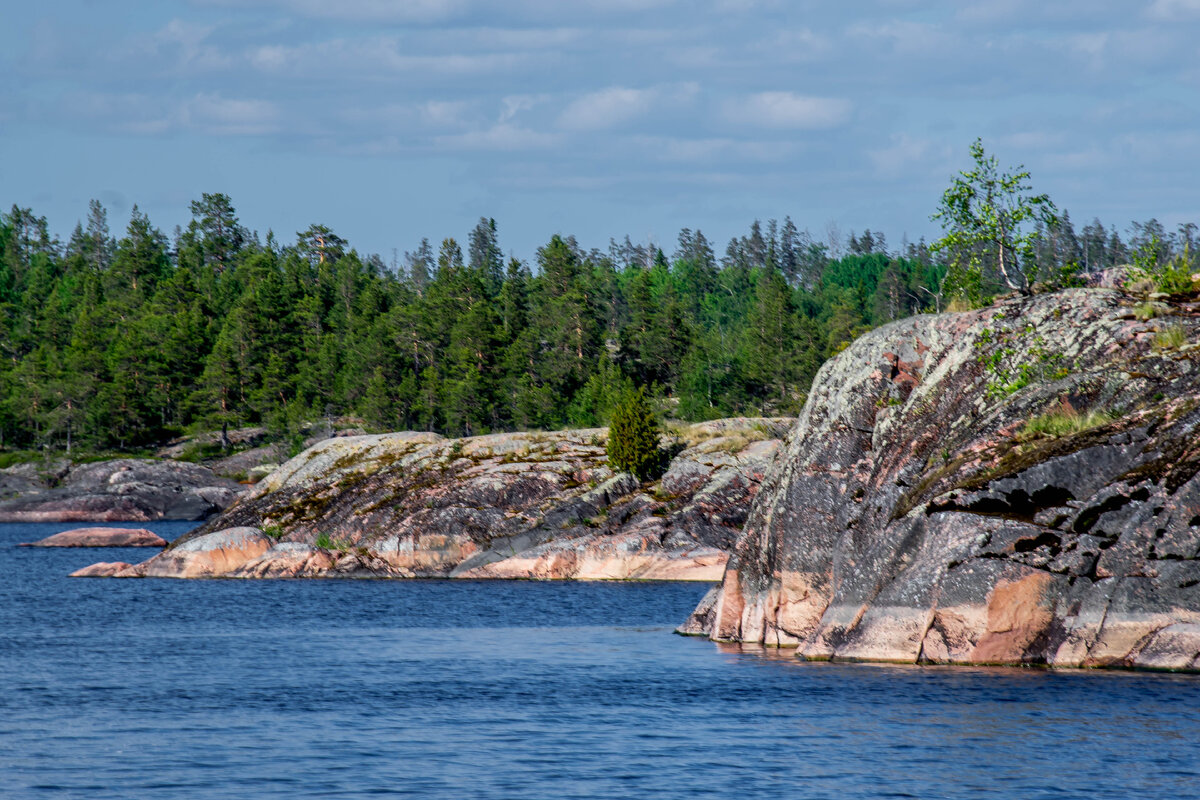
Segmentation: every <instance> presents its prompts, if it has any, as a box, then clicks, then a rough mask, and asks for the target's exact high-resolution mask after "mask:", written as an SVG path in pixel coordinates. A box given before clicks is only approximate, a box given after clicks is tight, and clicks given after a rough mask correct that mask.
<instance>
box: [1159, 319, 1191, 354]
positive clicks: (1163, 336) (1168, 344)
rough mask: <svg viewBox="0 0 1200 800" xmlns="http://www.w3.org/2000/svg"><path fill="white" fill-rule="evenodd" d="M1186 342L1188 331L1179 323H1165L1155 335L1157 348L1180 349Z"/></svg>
mask: <svg viewBox="0 0 1200 800" xmlns="http://www.w3.org/2000/svg"><path fill="white" fill-rule="evenodd" d="M1185 344H1187V331H1185V330H1184V329H1183V326H1182V325H1180V324H1178V323H1174V324H1171V325H1165V326H1163V327H1162V328H1159V331H1158V333H1156V334H1155V335H1154V349H1155V350H1178V349H1179V348H1181V347H1183V346H1184V345H1185Z"/></svg>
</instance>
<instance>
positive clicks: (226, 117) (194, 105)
mask: <svg viewBox="0 0 1200 800" xmlns="http://www.w3.org/2000/svg"><path fill="white" fill-rule="evenodd" d="M175 120H176V122H177V124H178V126H179V127H182V128H198V129H200V130H203V131H205V132H207V133H216V134H236V135H253V134H263V133H271V132H273V131H274V130H275V129H276V126H277V124H278V122H279V110H278V109H277V108H276V106H275V104H274V103H271V102H269V101H267V100H248V99H241V98H232V97H223V96H221V95H220V94H215V93H208V92H201V93H200V94H197V95H195V96H194V97H192V98H190V99H189V100H187V101H186V102H184V103H183V104H182V105H180V106H179V107H178V108H177V109H176V113H175Z"/></svg>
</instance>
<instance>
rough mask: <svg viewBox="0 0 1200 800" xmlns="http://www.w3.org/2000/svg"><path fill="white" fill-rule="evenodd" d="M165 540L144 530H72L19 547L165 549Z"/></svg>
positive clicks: (152, 532)
mask: <svg viewBox="0 0 1200 800" xmlns="http://www.w3.org/2000/svg"><path fill="white" fill-rule="evenodd" d="M166 546H167V540H166V539H164V538H162V537H161V536H159V535H158V534H157V533H155V532H154V531H148V530H146V529H145V528H74V529H72V530H69V531H63V532H62V533H56V534H54V535H53V536H47V537H46V538H45V539H39V540H38V541H36V542H27V543H23V544H22V545H21V547H166Z"/></svg>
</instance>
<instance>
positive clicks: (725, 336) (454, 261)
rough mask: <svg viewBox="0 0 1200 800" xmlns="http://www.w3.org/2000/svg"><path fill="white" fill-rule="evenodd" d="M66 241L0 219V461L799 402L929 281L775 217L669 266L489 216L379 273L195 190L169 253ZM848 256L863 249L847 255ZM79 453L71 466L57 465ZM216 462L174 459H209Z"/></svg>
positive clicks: (115, 242)
mask: <svg viewBox="0 0 1200 800" xmlns="http://www.w3.org/2000/svg"><path fill="white" fill-rule="evenodd" d="M89 211H90V213H89V214H88V217H87V223H86V226H85V225H80V226H79V227H78V228H77V230H76V232H75V233H74V234H73V235H72V237H71V239H70V241H69V242H68V243H67V244H65V245H63V244H62V243H60V242H59V241H57V240H55V239H54V238H52V237H51V236H50V234H49V231H48V227H47V223H46V220H45V219H43V218H40V217H37V216H36V215H34V214H33V212H32V211H31V210H29V209H21V208H13V209H12V211H11V212H9V213H7V214H2V213H0V449H22V450H32V451H35V452H38V453H41V452H42V451H43V449H49V450H65V449H68V448H73V450H74V451H76V452H77V451H81V450H82V451H104V450H114V449H115V450H121V451H126V452H128V451H136V450H139V449H147V448H151V447H153V446H154V445H156V444H158V443H160V442H162V441H164V440H165V439H168V438H173V437H175V436H178V435H179V434H180V432H181V431H184V430H190V431H204V430H208V431H212V430H220V429H223V428H236V427H242V426H246V425H261V426H264V427H266V428H267V429H268V430H269V431H270V433H271V435H272V436H273V437H274V438H275V439H276V440H277V441H281V442H287V443H290V444H291V448H290V452H291V454H293V455H294V454H295V453H297V452H299V451H300V449H301V446H302V442H303V438H304V434H303V431H304V430H305V428H304V423H314V422H317V421H319V420H326V421H328V420H330V419H331V418H334V417H340V416H352V417H355V418H357V419H359V420H361V422H358V423H356V424H359V425H362V426H363V427H364V428H366V429H369V430H374V431H383V430H397V429H400V430H403V429H427V430H435V431H438V432H440V433H444V434H447V435H450V436H462V435H472V434H479V433H485V432H489V431H496V430H513V429H530V428H547V429H548V428H558V427H562V426H564V425H601V424H603V423H604V422H605V421H606V420H607V419H608V418H609V417H610V416H611V415H612V414H613V412H614V409H615V407H616V402H617V398H618V397H620V396H621V394H622V393H624V392H625V391H626V389H627V388H628V387H630V386H631V385H632V384H634V383H637V384H639V385H643V386H645V387H646V388H647V392H648V393H649V394H650V395H652V396H654V397H656V398H661V399H662V400H663V401H664V403H667V404H670V407H671V408H673V409H674V413H675V414H676V415H677V416H679V417H681V418H683V419H690V420H699V419H711V418H715V417H722V416H731V415H738V414H758V413H790V412H794V411H795V410H796V409H798V408H799V405H800V403H801V401H802V399H803V398H804V396H805V393H806V392H807V390H808V387H809V384H810V383H811V381H812V378H813V375H814V374H815V372H816V370H817V368H818V367H819V366H820V364H821V362H822V361H823V360H824V359H825V358H827V357H828V356H829V355H830V354H831V353H833V352H835V351H836V349H837V348H838V347H840V346H841V345H842V344H843V343H844V342H846V341H849V340H850V339H852V338H853V337H854V336H857V335H858V334H859V333H861V332H863V331H865V330H868V329H870V328H871V327H873V326H875V325H877V324H880V323H883V322H887V321H890V320H892V319H897V318H899V317H902V316H906V315H909V314H912V313H918V312H921V311H924V310H927V309H928V308H929V307H930V303H934V302H935V301H936V297H935V290H936V289H937V286H938V283H939V281H940V279H941V268H940V267H939V266H938V265H936V264H934V263H933V262H932V261H931V260H930V259H929V258H928V253H927V251H926V250H925V249H924V245H923V244H922V245H921V246H919V247H916V246H914V247H910V248H909V249H908V250H907V251H906V253H905V255H904V257H898V256H896V255H894V254H889V253H887V252H885V251H884V248H883V246H882V244H883V243H882V237H877V236H875V235H871V236H868V235H867V234H866V233H864V235H863V236H862V238H861V239H858V238H856V239H855V242H856V249H855V251H854V253H853V254H852V255H848V256H845V257H843V258H838V259H833V258H830V257H829V255H828V252H827V251H826V250H825V248H824V246H823V245H819V244H816V243H814V242H813V241H812V240H811V238H809V237H808V236H807V234H806V233H804V232H801V231H799V230H798V229H797V228H796V226H795V225H794V224H792V223H791V221H790V220H787V221H785V224H784V225H783V226H782V228H780V227H779V226H777V225H775V224H774V223H771V222H768V223H767V224H766V225H765V226H763V225H760V224H758V223H755V225H753V226H751V231H750V234H749V235H748V236H746V237H742V238H741V239H738V240H734V242H732V243H731V244H730V247H729V249H728V250H727V252H726V257H725V258H724V259H723V260H722V261H718V259H717V258H716V257H715V256H714V254H713V252H712V248H711V246H710V245H709V244H708V242H707V240H706V239H705V238H704V236H703V234H701V233H700V232H699V231H695V232H692V231H690V230H685V231H683V232H681V234H680V240H679V250H678V252H677V253H676V255H675V256H674V258H671V257H668V255H667V254H666V253H664V252H663V251H662V250H660V249H658V248H645V247H641V246H639V245H633V244H632V243H630V242H628V240H627V241H626V242H625V244H624V245H617V244H616V243H615V242H614V243H613V247H612V248H610V250H609V251H608V252H607V253H604V252H601V251H598V250H591V251H586V250H584V249H583V248H581V247H580V246H579V245H578V243H576V242H575V240H574V239H573V238H572V237H569V236H554V237H551V239H550V241H549V242H548V243H547V244H546V245H545V246H544V247H542V248H540V249H539V251H538V253H537V260H536V264H534V265H532V266H531V265H529V264H526V263H524V262H522V261H520V260H518V259H515V258H514V259H511V260H510V261H509V262H508V264H507V266H506V267H505V266H504V265H503V263H502V260H501V259H500V253H502V252H503V248H502V247H501V245H500V242H499V238H498V230H497V226H496V223H495V221H494V220H491V219H487V218H485V219H481V220H480V222H479V224H478V225H476V227H475V229H474V230H473V231H472V232H471V233H470V234H469V236H468V238H467V242H468V247H467V248H466V249H467V256H466V257H464V254H463V250H464V248H463V247H460V246H459V244H458V243H457V242H456V241H455V240H454V239H449V238H448V239H445V240H444V241H443V242H442V245H441V247H440V248H436V249H435V247H434V246H433V245H431V244H430V243H429V241H428V240H422V243H421V245H420V247H419V248H418V249H417V251H416V252H415V253H409V254H406V256H405V258H404V260H403V261H404V265H405V266H404V267H403V268H401V269H399V270H392V269H389V268H388V267H386V266H385V265H384V264H383V262H382V260H380V259H379V258H378V257H375V256H366V257H363V256H362V255H360V254H359V253H358V252H356V251H355V250H354V249H353V248H352V247H351V246H350V244H349V243H348V242H346V241H344V240H343V239H341V238H340V237H339V236H338V235H337V234H336V233H335V232H334V231H332V230H330V229H329V228H328V227H327V226H324V225H319V224H317V225H310V226H308V227H307V228H306V229H304V230H302V231H300V232H298V233H297V234H296V238H295V241H294V243H292V244H284V243H282V242H280V241H277V240H276V239H275V238H274V237H273V236H268V238H267V240H266V241H265V242H264V241H260V240H259V239H258V238H257V237H256V235H255V234H253V233H252V232H250V230H248V229H247V228H246V227H244V226H243V225H242V224H241V222H240V220H239V218H238V215H237V212H236V210H235V209H234V207H233V203H232V201H231V200H230V198H229V197H228V196H226V195H223V194H205V195H203V196H202V197H201V199H200V200H198V201H197V202H195V203H194V204H193V205H192V213H193V219H192V220H191V222H190V223H188V224H187V225H186V226H185V229H184V230H183V231H182V232H181V234H180V236H179V238H178V242H177V244H178V246H177V247H176V248H172V247H171V246H170V243H169V242H168V239H167V237H166V236H165V235H164V234H163V233H162V232H161V231H159V230H158V229H157V228H155V227H154V226H153V224H152V223H151V222H150V220H149V219H148V218H147V217H146V216H145V215H144V214H142V213H141V212H140V211H135V212H134V213H133V214H132V216H131V218H130V219H129V223H128V225H127V226H126V229H125V231H124V233H123V234H122V235H119V236H114V235H111V234H110V233H109V230H108V219H107V214H106V212H105V211H104V209H103V207H102V206H100V204H99V203H92V204H91V206H90V208H89ZM864 243H865V244H864ZM73 454H74V453H73ZM216 454H217V450H216V448H215V446H211V445H210V446H204V447H200V446H197V447H194V448H191V449H189V451H188V452H187V453H186V457H188V458H194V459H203V458H209V457H212V456H214V455H216Z"/></svg>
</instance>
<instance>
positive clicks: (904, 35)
mask: <svg viewBox="0 0 1200 800" xmlns="http://www.w3.org/2000/svg"><path fill="white" fill-rule="evenodd" d="M848 32H849V34H850V35H851V36H853V37H857V38H864V39H874V40H877V41H883V42H886V43H887V44H889V45H890V46H891V49H892V52H893V53H895V54H897V55H926V56H927V55H930V54H936V53H946V52H949V51H950V50H952V49H957V47H955V45H958V44H961V42H960V41H958V40H955V39H954V38H953V37H951V36H949V35H948V34H947V32H946V31H945V30H944V29H943V28H942V27H941V26H940V25H936V24H933V23H928V22H911V21H907V20H889V21H887V22H879V23H872V24H865V23H864V24H858V25H853V26H851V28H850V30H849V31H848Z"/></svg>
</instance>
